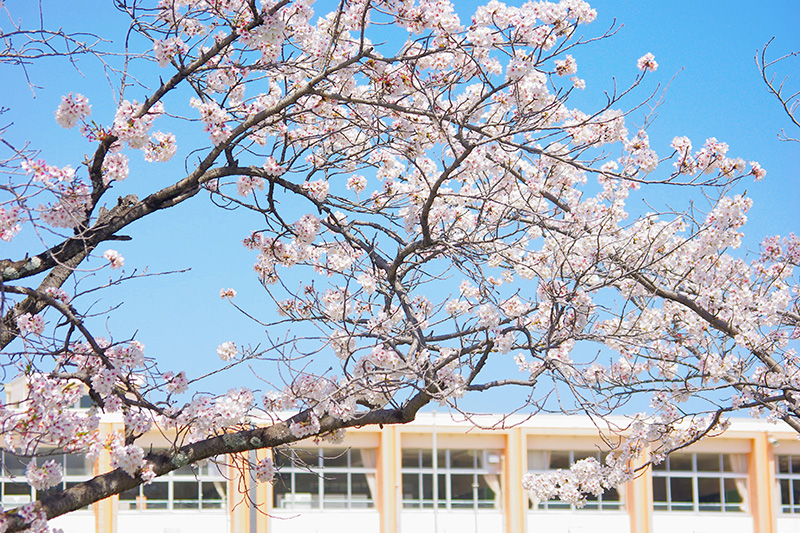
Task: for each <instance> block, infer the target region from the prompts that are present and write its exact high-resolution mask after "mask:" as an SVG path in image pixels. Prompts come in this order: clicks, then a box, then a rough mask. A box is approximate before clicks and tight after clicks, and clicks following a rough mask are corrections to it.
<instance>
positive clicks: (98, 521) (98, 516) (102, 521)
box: [92, 422, 123, 533]
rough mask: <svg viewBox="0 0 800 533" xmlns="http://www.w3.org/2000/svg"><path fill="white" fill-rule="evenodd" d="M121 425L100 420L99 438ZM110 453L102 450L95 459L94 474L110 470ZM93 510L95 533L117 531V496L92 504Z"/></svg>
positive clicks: (120, 428) (104, 436)
mask: <svg viewBox="0 0 800 533" xmlns="http://www.w3.org/2000/svg"><path fill="white" fill-rule="evenodd" d="M122 429H123V426H122V424H121V423H119V422H101V423H100V438H101V440H103V441H105V439H106V438H108V436H109V435H111V434H112V433H114V432H115V431H118V430H119V431H121V430H122ZM111 470H112V468H111V454H110V453H109V451H108V450H105V449H104V450H102V451H101V452H100V456H99V457H98V458H97V461H95V463H94V475H95V476H98V475H100V474H105V473H106V472H110V471H111ZM92 507H93V510H94V529H95V532H96V533H116V531H117V508H118V507H119V496H118V495H116V494H115V495H113V496H109V497H108V498H106V499H104V500H100V501H99V502H95V503H93V504H92Z"/></svg>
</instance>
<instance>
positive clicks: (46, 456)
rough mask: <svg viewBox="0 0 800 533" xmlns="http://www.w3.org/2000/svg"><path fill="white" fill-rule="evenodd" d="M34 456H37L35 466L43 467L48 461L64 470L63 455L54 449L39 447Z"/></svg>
mask: <svg viewBox="0 0 800 533" xmlns="http://www.w3.org/2000/svg"><path fill="white" fill-rule="evenodd" d="M36 455H38V456H39V457H38V459H37V460H36V464H38V465H43V464H44V463H46V462H48V461H55V463H56V464H57V465H59V466H60V467H61V468H64V454H63V452H60V451H58V449H56V448H44V447H40V448H38V449H37V450H36Z"/></svg>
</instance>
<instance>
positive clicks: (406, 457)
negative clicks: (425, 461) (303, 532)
mask: <svg viewBox="0 0 800 533" xmlns="http://www.w3.org/2000/svg"><path fill="white" fill-rule="evenodd" d="M400 461H401V464H402V466H403V468H419V450H403V453H402V456H401V459H400Z"/></svg>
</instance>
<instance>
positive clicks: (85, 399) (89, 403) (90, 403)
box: [78, 394, 97, 409]
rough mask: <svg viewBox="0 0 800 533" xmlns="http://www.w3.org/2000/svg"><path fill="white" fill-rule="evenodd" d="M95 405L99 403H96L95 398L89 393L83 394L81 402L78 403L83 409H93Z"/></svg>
mask: <svg viewBox="0 0 800 533" xmlns="http://www.w3.org/2000/svg"><path fill="white" fill-rule="evenodd" d="M95 405H97V404H95V403H94V400H92V398H91V397H89V395H88V394H84V395H83V396H81V399H80V402H79V403H78V407H80V408H81V409H91V408H92V407H94V406H95Z"/></svg>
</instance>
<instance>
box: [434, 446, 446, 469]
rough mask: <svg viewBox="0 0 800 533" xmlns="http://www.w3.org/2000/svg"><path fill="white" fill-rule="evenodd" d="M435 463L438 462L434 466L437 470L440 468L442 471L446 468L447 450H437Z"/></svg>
mask: <svg viewBox="0 0 800 533" xmlns="http://www.w3.org/2000/svg"><path fill="white" fill-rule="evenodd" d="M436 461H438V464H437V465H436V466H437V467H438V468H441V469H442V470H444V469H445V468H447V450H437V451H436Z"/></svg>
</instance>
